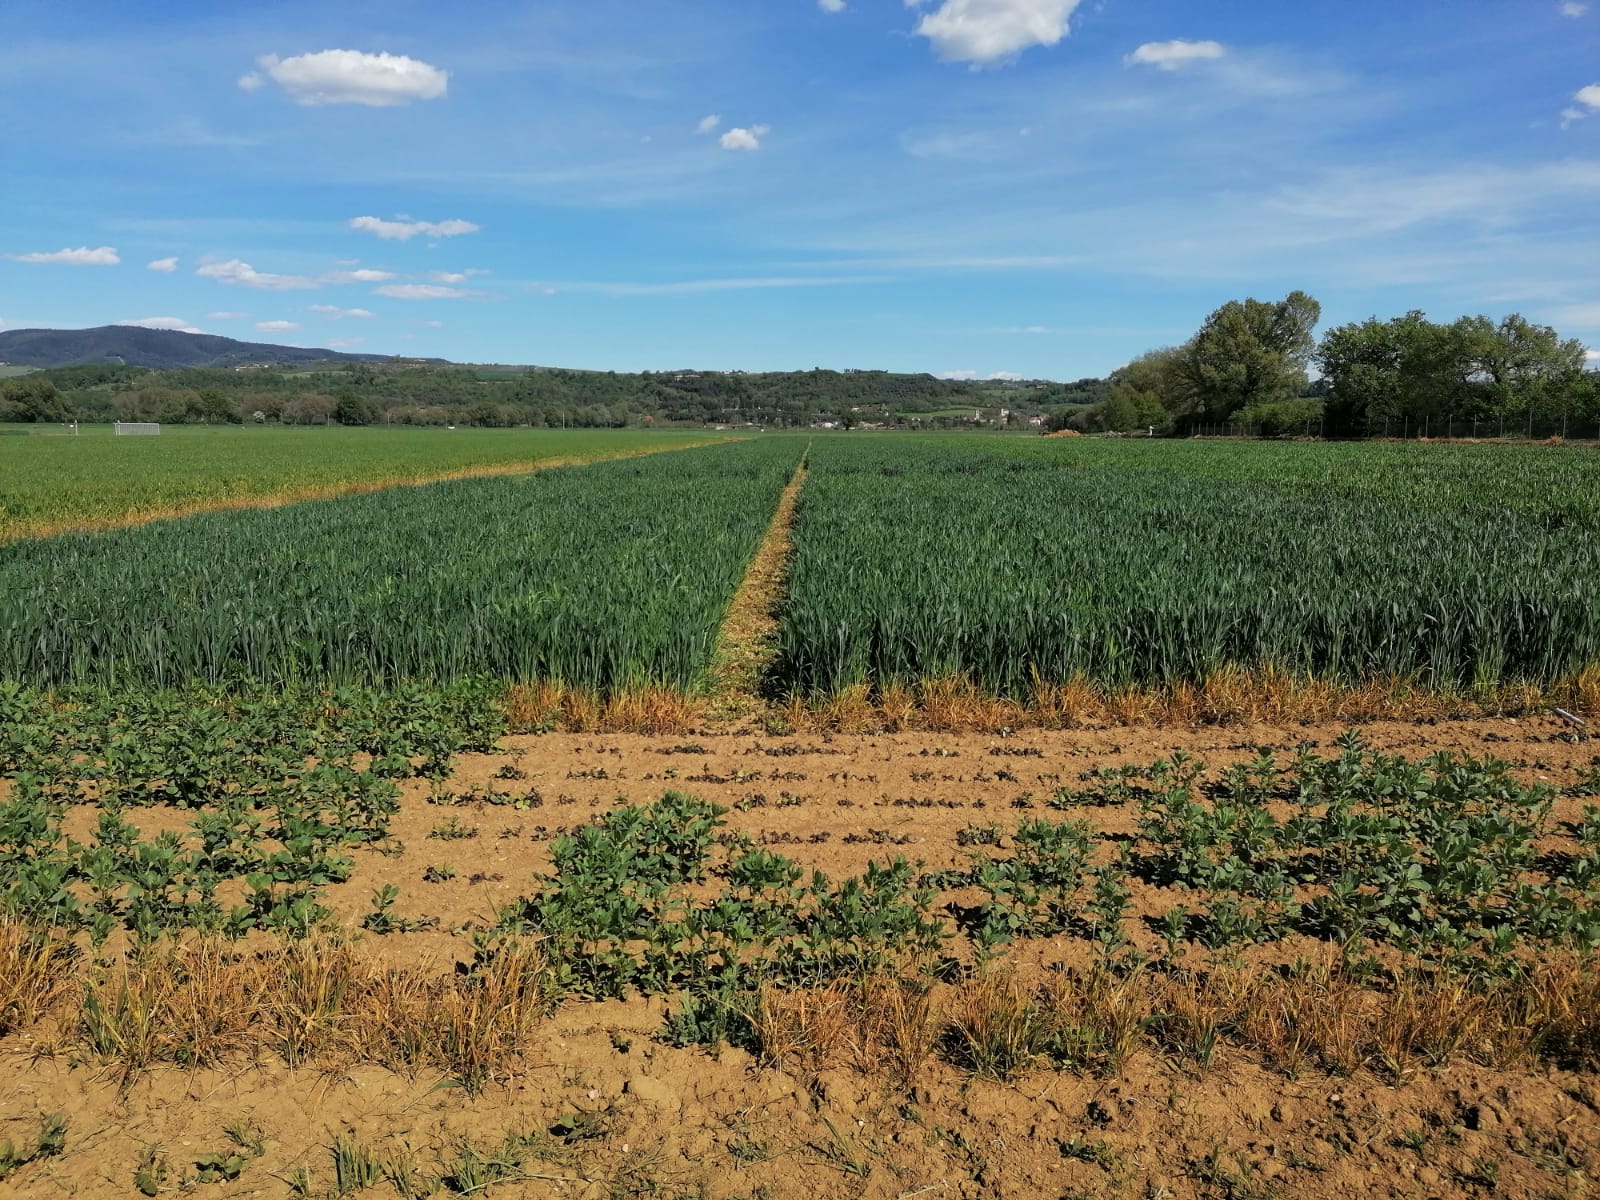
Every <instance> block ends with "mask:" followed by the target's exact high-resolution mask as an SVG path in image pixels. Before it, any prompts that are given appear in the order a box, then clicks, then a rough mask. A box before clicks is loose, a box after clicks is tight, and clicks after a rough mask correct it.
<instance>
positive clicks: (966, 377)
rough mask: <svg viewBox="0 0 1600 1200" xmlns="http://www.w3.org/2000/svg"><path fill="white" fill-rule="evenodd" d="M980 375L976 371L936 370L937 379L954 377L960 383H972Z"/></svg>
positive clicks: (935, 376)
mask: <svg viewBox="0 0 1600 1200" xmlns="http://www.w3.org/2000/svg"><path fill="white" fill-rule="evenodd" d="M977 377H978V373H977V372H976V371H935V372H934V378H935V379H953V380H955V381H956V382H958V383H971V382H972V381H973V380H974V379H976V378H977Z"/></svg>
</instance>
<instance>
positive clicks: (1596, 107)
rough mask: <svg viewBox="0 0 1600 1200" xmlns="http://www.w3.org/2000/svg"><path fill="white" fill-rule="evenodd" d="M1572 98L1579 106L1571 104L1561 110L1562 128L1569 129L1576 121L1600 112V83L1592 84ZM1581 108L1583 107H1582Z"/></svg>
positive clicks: (1580, 89)
mask: <svg viewBox="0 0 1600 1200" xmlns="http://www.w3.org/2000/svg"><path fill="white" fill-rule="evenodd" d="M1572 98H1573V99H1574V100H1576V101H1577V102H1578V103H1577V104H1569V105H1568V106H1567V107H1566V108H1563V109H1562V110H1561V128H1563V129H1566V128H1568V127H1569V126H1570V125H1571V124H1572V123H1573V122H1574V121H1582V120H1584V119H1585V118H1586V117H1592V116H1594V114H1595V112H1596V111H1600V83H1591V84H1590V85H1589V86H1588V87H1586V88H1579V89H1578V90H1577V91H1576V92H1575V93H1573V96H1572ZM1580 106H1581V107H1580Z"/></svg>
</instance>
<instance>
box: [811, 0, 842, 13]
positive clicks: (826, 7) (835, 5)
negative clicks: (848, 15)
mask: <svg viewBox="0 0 1600 1200" xmlns="http://www.w3.org/2000/svg"><path fill="white" fill-rule="evenodd" d="M817 7H818V8H820V9H821V10H822V11H823V12H828V13H836V12H843V11H844V0H817Z"/></svg>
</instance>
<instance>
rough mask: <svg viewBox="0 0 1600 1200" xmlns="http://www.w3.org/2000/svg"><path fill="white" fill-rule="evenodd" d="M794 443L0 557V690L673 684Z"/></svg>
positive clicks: (33, 546) (782, 479)
mask: <svg viewBox="0 0 1600 1200" xmlns="http://www.w3.org/2000/svg"><path fill="white" fill-rule="evenodd" d="M803 450H804V443H803V442H800V441H788V442H784V441H778V442H765V443H760V442H744V443H738V444H728V445H719V446H713V447H705V448H699V449H693V450H687V451H683V452H680V453H674V454H667V455H655V456H650V457H646V458H637V459H627V460H621V461H612V462H605V463H599V464H594V465H590V466H586V467H583V468H576V469H562V470H551V471H545V472H542V473H539V474H534V475H525V476H516V477H507V478H500V479H481V480H465V481H458V482H451V483H441V484H434V485H431V486H428V487H421V488H414V489H400V490H390V491H383V492H377V493H373V494H371V495H367V496H361V497H354V498H346V499H340V500H334V501H325V502H316V503H306V504H298V505H292V506H289V507H285V508H279V509H273V510H268V511H257V512H242V513H215V514H207V515H204V516H197V517H191V518H187V519H185V520H181V521H170V522H162V523H158V524H155V525H150V526H146V527H143V528H138V529H129V530H123V531H120V532H116V533H108V534H98V535H89V536H76V535H75V536H66V537H57V538H49V539H38V540H27V541H20V542H16V543H12V544H10V545H5V546H0V678H5V679H11V680H15V681H19V682H23V683H27V684H30V685H34V686H44V687H50V686H58V685H62V684H79V683H93V684H96V685H102V686H110V685H132V686H157V687H164V686H175V685H181V684H188V683H193V682H203V683H223V682H234V681H241V680H250V681H258V682H270V683H284V682H301V681H304V682H309V683H316V684H322V685H327V684H334V685H337V684H378V683H390V682H394V681H398V680H432V681H436V682H437V681H446V680H454V679H462V678H467V677H472V676H486V677H492V678H496V679H501V680H507V679H514V680H534V679H538V680H559V681H562V682H564V683H567V684H569V685H573V686H578V687H583V688H588V689H593V690H597V691H609V690H617V689H622V688H626V687H630V686H634V685H639V684H660V685H666V686H671V687H676V688H682V689H689V688H692V687H693V686H694V684H695V683H696V681H697V679H698V677H699V675H700V673H701V672H702V671H703V670H704V669H705V665H706V663H707V661H708V660H709V657H710V652H711V649H712V646H713V644H714V641H715V638H716V634H717V629H718V626H719V624H720V622H721V619H722V616H723V613H724V611H725V610H726V608H727V605H728V602H729V600H730V598H731V597H732V595H733V593H734V590H735V589H736V587H737V586H738V583H739V580H740V579H741V577H742V575H743V572H744V570H745V567H746V564H747V563H748V561H749V559H750V557H751V555H752V554H753V553H754V551H755V549H756V547H757V545H758V544H759V543H760V540H761V537H762V534H763V532H764V530H765V528H766V525H767V523H768V521H769V520H770V519H771V514H772V511H773V508H774V506H775V505H776V503H777V499H778V496H779V494H780V493H781V491H782V489H783V487H784V484H785V483H786V481H787V480H788V478H789V476H790V475H791V474H792V472H793V471H794V468H795V465H796V463H797V462H798V460H799V458H800V455H801V453H802V452H803Z"/></svg>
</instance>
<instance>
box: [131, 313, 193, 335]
mask: <svg viewBox="0 0 1600 1200" xmlns="http://www.w3.org/2000/svg"><path fill="white" fill-rule="evenodd" d="M117 324H118V325H132V326H135V327H136V328H139V329H171V330H174V331H175V332H177V333H204V332H205V330H203V329H196V328H195V327H194V326H193V325H191V324H189V322H187V321H185V320H184V319H183V318H182V317H139V318H137V319H135V320H132V321H118V322H117Z"/></svg>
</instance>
